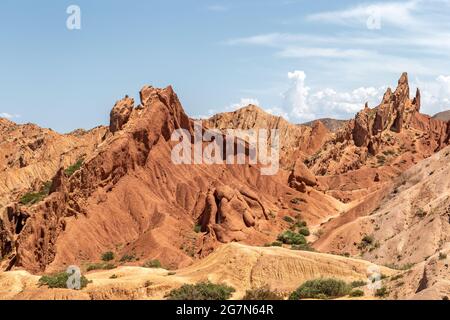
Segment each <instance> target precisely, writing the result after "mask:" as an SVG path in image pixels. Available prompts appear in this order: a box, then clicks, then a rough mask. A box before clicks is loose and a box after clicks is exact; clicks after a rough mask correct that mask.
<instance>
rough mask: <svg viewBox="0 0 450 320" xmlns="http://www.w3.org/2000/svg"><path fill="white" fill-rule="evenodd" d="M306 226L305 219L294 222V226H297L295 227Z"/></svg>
mask: <svg viewBox="0 0 450 320" xmlns="http://www.w3.org/2000/svg"><path fill="white" fill-rule="evenodd" d="M306 226H307V224H306V221H303V220H299V221H297V222H296V223H295V227H297V228H303V227H306Z"/></svg>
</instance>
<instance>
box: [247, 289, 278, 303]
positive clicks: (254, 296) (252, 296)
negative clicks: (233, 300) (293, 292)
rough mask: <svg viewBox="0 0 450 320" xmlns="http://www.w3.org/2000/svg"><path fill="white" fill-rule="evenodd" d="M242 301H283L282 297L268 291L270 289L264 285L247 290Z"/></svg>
mask: <svg viewBox="0 0 450 320" xmlns="http://www.w3.org/2000/svg"><path fill="white" fill-rule="evenodd" d="M242 300H260V301H261V300H283V297H282V296H281V294H279V293H278V292H276V291H272V290H270V287H269V286H267V285H266V286H263V287H260V288H256V289H250V290H247V291H246V292H245V296H244V298H242Z"/></svg>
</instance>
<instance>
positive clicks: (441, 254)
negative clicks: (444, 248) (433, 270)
mask: <svg viewBox="0 0 450 320" xmlns="http://www.w3.org/2000/svg"><path fill="white" fill-rule="evenodd" d="M445 259H447V254H446V253H443V252H439V260H445Z"/></svg>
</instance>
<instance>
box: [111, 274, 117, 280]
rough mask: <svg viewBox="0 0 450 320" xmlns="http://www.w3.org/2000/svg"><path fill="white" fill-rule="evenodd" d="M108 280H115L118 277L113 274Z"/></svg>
mask: <svg viewBox="0 0 450 320" xmlns="http://www.w3.org/2000/svg"><path fill="white" fill-rule="evenodd" d="M109 278H110V279H117V278H118V276H117V274H113V275H112V276H111V277H109Z"/></svg>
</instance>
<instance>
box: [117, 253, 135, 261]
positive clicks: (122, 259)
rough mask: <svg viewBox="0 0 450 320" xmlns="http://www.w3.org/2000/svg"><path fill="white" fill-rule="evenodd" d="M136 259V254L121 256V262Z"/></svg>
mask: <svg viewBox="0 0 450 320" xmlns="http://www.w3.org/2000/svg"><path fill="white" fill-rule="evenodd" d="M135 260H136V256H135V255H134V254H124V255H123V256H122V258H120V262H132V261H135Z"/></svg>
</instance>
